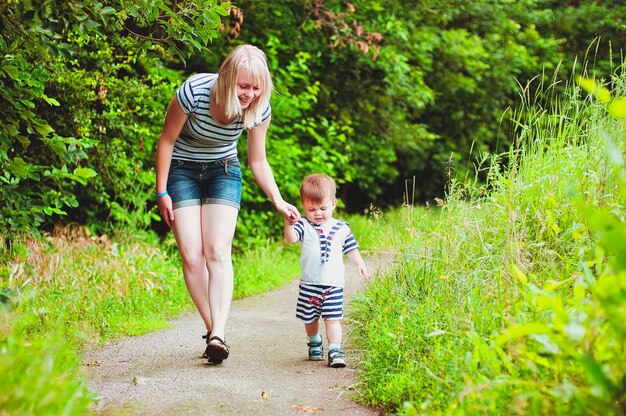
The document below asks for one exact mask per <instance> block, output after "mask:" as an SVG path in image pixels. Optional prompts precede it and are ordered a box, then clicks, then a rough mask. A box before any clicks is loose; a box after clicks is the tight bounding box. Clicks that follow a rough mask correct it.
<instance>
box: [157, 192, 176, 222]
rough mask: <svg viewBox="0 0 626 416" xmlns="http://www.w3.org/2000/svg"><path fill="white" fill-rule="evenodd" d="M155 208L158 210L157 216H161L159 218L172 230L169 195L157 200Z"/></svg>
mask: <svg viewBox="0 0 626 416" xmlns="http://www.w3.org/2000/svg"><path fill="white" fill-rule="evenodd" d="M157 206H158V208H159V214H161V218H163V220H164V221H165V223H166V224H167V226H168V227H170V228H172V221H174V210H173V209H172V198H171V197H170V196H169V195H165V196H162V197H160V198H157Z"/></svg>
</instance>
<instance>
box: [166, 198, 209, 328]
mask: <svg viewBox="0 0 626 416" xmlns="http://www.w3.org/2000/svg"><path fill="white" fill-rule="evenodd" d="M174 212H175V214H174V221H173V223H172V230H173V231H174V237H175V238H176V242H177V244H178V251H179V253H180V257H181V260H182V265H183V276H184V277H185V285H186V286H187V290H188V291H189V295H190V296H191V300H192V301H193V303H194V305H196V309H197V310H198V312H199V313H200V316H201V317H202V320H203V321H204V325H205V326H206V329H207V331H212V329H213V322H212V319H211V309H210V307H209V272H208V269H207V262H206V259H205V254H204V249H203V246H204V244H203V242H202V233H201V225H202V220H201V216H200V215H201V207H200V206H199V205H198V206H190V207H183V208H177V209H176V210H175V211H174Z"/></svg>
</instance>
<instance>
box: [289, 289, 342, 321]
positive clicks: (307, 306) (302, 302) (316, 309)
mask: <svg viewBox="0 0 626 416" xmlns="http://www.w3.org/2000/svg"><path fill="white" fill-rule="evenodd" d="M320 316H321V317H322V318H323V319H343V288H342V287H333V286H325V285H300V290H299V293H298V303H297V305H296V318H298V319H299V320H300V321H302V322H304V323H307V324H310V323H312V322H315V321H317V320H318V319H320Z"/></svg>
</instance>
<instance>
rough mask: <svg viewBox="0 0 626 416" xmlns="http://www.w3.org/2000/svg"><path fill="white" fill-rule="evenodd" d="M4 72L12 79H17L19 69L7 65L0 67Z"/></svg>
mask: <svg viewBox="0 0 626 416" xmlns="http://www.w3.org/2000/svg"><path fill="white" fill-rule="evenodd" d="M0 69H1V70H2V71H3V72H5V73H6V74H7V75H8V76H9V77H11V79H17V78H18V75H19V71H18V69H17V67H16V66H13V65H6V66H3V67H1V68H0Z"/></svg>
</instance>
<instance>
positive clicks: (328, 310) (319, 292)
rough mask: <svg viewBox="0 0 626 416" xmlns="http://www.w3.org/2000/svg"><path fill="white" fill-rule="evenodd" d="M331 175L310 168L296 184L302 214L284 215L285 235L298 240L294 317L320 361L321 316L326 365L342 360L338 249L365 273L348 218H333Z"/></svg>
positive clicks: (313, 355) (341, 268) (313, 357)
mask: <svg viewBox="0 0 626 416" xmlns="http://www.w3.org/2000/svg"><path fill="white" fill-rule="evenodd" d="M335 193H336V187H335V181H333V179H332V178H330V177H329V176H327V175H322V174H313V175H310V176H308V177H306V178H305V179H304V181H303V182H302V185H301V186H300V199H301V201H302V208H303V209H304V212H305V215H306V218H300V219H298V220H292V221H289V220H285V231H284V234H285V240H286V241H287V242H288V243H295V242H296V241H299V242H300V245H301V247H302V253H301V255H300V266H301V268H302V274H301V277H300V290H299V294H298V304H297V308H296V317H297V318H298V319H299V320H300V321H302V322H304V329H305V330H306V334H307V336H308V337H309V343H308V344H307V345H308V347H309V359H310V360H313V361H322V360H323V359H324V346H323V344H324V343H323V341H322V336H321V335H320V333H319V330H320V323H319V319H320V316H321V317H322V318H324V325H325V327H326V337H327V338H328V365H329V366H330V367H334V368H340V367H345V366H346V359H345V353H344V352H343V351H342V350H341V339H342V331H341V322H340V321H341V319H343V287H344V284H345V277H344V274H345V267H344V263H343V254H346V255H347V256H348V258H349V259H350V261H351V262H352V263H353V264H354V265H355V266H356V267H357V268H358V273H359V276H360V277H361V278H362V279H363V281H367V279H368V278H369V275H368V272H367V268H366V267H365V262H364V261H363V258H362V257H361V254H360V253H359V250H358V248H357V247H358V245H357V242H356V240H355V239H354V236H353V235H352V231H351V230H350V226H349V225H348V223H347V222H345V221H342V220H338V219H335V218H333V209H335V207H336V206H337V198H336V196H335Z"/></svg>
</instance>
